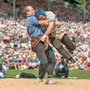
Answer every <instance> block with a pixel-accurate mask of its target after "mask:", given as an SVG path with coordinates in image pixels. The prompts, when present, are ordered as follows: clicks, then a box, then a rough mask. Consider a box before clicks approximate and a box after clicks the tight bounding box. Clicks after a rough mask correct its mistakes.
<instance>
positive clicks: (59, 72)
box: [55, 67, 69, 78]
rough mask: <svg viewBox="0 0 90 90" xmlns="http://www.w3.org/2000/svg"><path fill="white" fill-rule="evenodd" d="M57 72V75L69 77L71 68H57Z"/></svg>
mask: <svg viewBox="0 0 90 90" xmlns="http://www.w3.org/2000/svg"><path fill="white" fill-rule="evenodd" d="M55 73H56V76H57V77H60V78H61V77H62V76H65V78H67V77H68V74H69V68H68V67H65V68H62V69H60V68H56V69H55Z"/></svg>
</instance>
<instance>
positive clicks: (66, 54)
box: [49, 34, 75, 60]
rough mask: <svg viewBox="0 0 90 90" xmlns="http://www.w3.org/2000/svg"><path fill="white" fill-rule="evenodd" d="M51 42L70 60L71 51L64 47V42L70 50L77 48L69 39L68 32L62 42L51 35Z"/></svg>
mask: <svg viewBox="0 0 90 90" xmlns="http://www.w3.org/2000/svg"><path fill="white" fill-rule="evenodd" d="M49 39H50V42H51V44H52V45H53V46H54V47H55V48H56V49H57V50H58V52H59V53H60V54H61V55H62V56H63V57H64V58H66V59H67V60H69V59H70V58H71V57H72V56H71V55H70V53H69V52H68V51H67V50H66V49H65V48H64V47H63V45H62V43H63V44H64V45H65V46H66V48H67V49H69V51H73V50H75V45H74V44H73V42H72V41H71V40H70V39H69V37H68V36H67V34H65V35H64V37H63V39H62V40H61V42H60V41H59V40H58V39H56V38H55V37H49Z"/></svg>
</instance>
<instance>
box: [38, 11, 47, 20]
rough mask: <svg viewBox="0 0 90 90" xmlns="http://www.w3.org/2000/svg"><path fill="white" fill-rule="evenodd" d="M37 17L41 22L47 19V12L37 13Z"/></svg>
mask: <svg viewBox="0 0 90 90" xmlns="http://www.w3.org/2000/svg"><path fill="white" fill-rule="evenodd" d="M36 17H37V19H39V20H45V19H46V14H45V11H40V12H37V13H36Z"/></svg>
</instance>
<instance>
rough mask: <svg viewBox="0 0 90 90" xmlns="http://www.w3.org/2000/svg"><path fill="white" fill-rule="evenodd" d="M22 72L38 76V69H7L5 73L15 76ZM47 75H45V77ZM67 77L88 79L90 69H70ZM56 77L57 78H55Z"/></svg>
mask: <svg viewBox="0 0 90 90" xmlns="http://www.w3.org/2000/svg"><path fill="white" fill-rule="evenodd" d="M22 72H26V73H32V74H34V75H35V76H38V70H32V69H30V70H8V71H7V72H6V75H7V76H8V78H15V76H16V75H17V74H21V73H22ZM46 77H47V75H45V78H46ZM69 77H77V79H90V70H70V71H69ZM56 79H57V78H56Z"/></svg>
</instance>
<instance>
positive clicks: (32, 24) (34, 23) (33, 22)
mask: <svg viewBox="0 0 90 90" xmlns="http://www.w3.org/2000/svg"><path fill="white" fill-rule="evenodd" d="M26 27H27V32H28V34H29V35H30V37H31V38H32V37H38V36H43V32H42V30H41V28H40V25H39V21H38V19H37V18H36V17H35V16H28V17H27V18H26Z"/></svg>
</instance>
